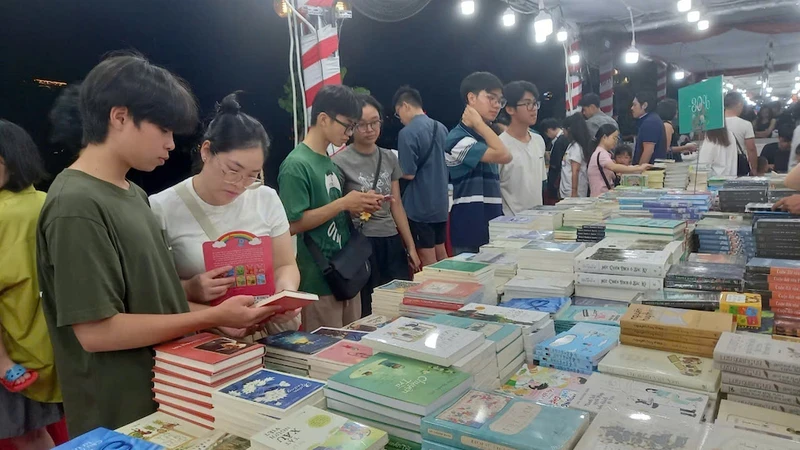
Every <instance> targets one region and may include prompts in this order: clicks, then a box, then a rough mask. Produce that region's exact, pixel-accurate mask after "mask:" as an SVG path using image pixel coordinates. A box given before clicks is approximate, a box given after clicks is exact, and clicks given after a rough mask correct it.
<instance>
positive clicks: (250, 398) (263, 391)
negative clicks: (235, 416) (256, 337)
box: [212, 369, 325, 412]
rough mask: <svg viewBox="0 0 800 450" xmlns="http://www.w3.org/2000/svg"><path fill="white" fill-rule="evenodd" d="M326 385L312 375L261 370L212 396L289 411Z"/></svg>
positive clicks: (215, 399) (243, 403)
mask: <svg viewBox="0 0 800 450" xmlns="http://www.w3.org/2000/svg"><path fill="white" fill-rule="evenodd" d="M323 387H325V383H320V382H318V381H315V380H312V379H310V378H303V377H297V376H293V375H288V374H285V373H281V372H276V371H273V370H267V369H260V370H257V371H255V372H253V373H251V374H250V375H248V376H246V377H244V378H242V379H240V380H237V381H235V382H233V383H231V384H229V385H227V386H225V387H223V388H221V389H220V390H219V391H218V392H215V393H214V394H212V397H213V398H214V403H215V404H216V402H217V398H219V399H228V400H233V401H235V402H236V403H238V404H240V405H248V404H254V405H259V406H260V407H268V408H270V409H272V410H276V411H279V412H286V411H289V410H290V409H291V408H292V406H294V405H295V404H298V403H300V402H303V401H306V400H307V399H308V398H309V397H311V396H314V395H315V394H317V393H322V391H321V389H322V388H323Z"/></svg>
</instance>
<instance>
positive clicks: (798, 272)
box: [769, 267, 800, 277]
mask: <svg viewBox="0 0 800 450" xmlns="http://www.w3.org/2000/svg"><path fill="white" fill-rule="evenodd" d="M769 274H770V275H778V276H790V277H800V268H791V267H770V269H769Z"/></svg>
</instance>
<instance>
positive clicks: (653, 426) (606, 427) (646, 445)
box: [575, 409, 705, 450]
mask: <svg viewBox="0 0 800 450" xmlns="http://www.w3.org/2000/svg"><path fill="white" fill-rule="evenodd" d="M704 437H705V427H703V426H702V425H699V424H687V423H686V422H683V421H680V420H674V419H668V418H664V417H659V416H657V415H651V414H648V412H647V411H641V410H636V409H632V410H628V409H622V410H617V411H612V410H607V411H603V414H599V415H598V416H597V418H596V419H594V421H592V424H591V425H589V428H588V429H587V430H586V433H584V435H583V437H582V438H581V440H580V441H579V442H578V445H577V446H576V447H575V450H666V449H669V450H697V449H698V448H699V447H700V444H701V443H702V442H703V438H704Z"/></svg>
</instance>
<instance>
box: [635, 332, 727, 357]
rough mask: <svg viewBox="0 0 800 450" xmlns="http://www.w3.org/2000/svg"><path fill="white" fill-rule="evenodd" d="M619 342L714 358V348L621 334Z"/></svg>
mask: <svg viewBox="0 0 800 450" xmlns="http://www.w3.org/2000/svg"><path fill="white" fill-rule="evenodd" d="M619 342H620V343H621V344H623V345H632V346H634V347H642V348H651V349H653V350H662V351H665V352H674V353H683V354H685V355H692V356H701V357H704V358H713V357H714V346H713V345H712V346H711V347H708V346H703V345H693V344H687V343H685V342H676V341H668V340H665V339H660V338H646V337H641V336H630V335H627V334H621V335H620V336H619Z"/></svg>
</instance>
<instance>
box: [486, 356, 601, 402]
mask: <svg viewBox="0 0 800 450" xmlns="http://www.w3.org/2000/svg"><path fill="white" fill-rule="evenodd" d="M590 376H591V375H585V374H582V373H576V372H568V371H565V370H558V369H553V368H550V367H543V366H535V365H529V364H525V365H524V366H522V367H521V368H520V369H519V370H518V371H517V373H515V374H514V376H512V377H511V379H510V380H508V381H507V382H506V384H504V385H503V386H501V387H500V389H497V392H500V393H503V394H506V395H511V396H514V397H521V398H524V399H527V400H531V401H534V402H536V403H540V404H542V405H548V406H557V407H559V408H566V407H568V406H569V404H570V402H572V400H574V399H575V398H576V397H577V396H578V394H579V393H580V392H581V391H582V390H583V386H584V385H585V384H586V382H587V381H588V380H589V377H590Z"/></svg>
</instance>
